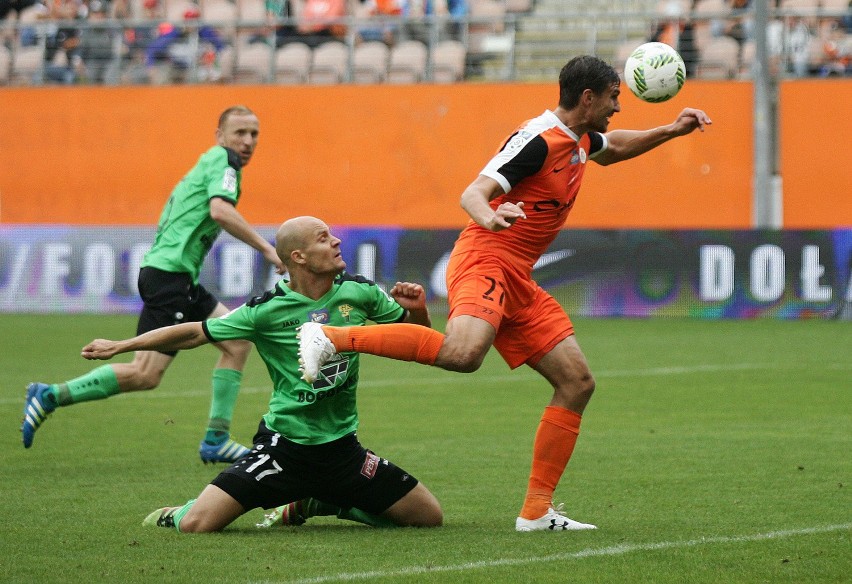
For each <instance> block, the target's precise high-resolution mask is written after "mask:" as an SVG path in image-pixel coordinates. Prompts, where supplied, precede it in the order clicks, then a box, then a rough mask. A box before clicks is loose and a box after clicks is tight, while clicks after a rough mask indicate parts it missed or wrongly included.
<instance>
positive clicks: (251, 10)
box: [237, 0, 266, 23]
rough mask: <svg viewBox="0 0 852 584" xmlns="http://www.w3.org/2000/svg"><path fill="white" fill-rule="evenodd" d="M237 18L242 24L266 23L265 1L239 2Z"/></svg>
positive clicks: (240, 0)
mask: <svg viewBox="0 0 852 584" xmlns="http://www.w3.org/2000/svg"><path fill="white" fill-rule="evenodd" d="M237 18H238V19H239V20H240V21H241V22H242V21H245V22H255V23H257V22H264V21H265V20H266V6H265V4H264V0H238V2H237Z"/></svg>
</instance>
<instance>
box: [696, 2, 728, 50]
mask: <svg viewBox="0 0 852 584" xmlns="http://www.w3.org/2000/svg"><path fill="white" fill-rule="evenodd" d="M727 12H728V5H727V3H726V2H725V0H698V1H697V2H696V3H695V7H694V8H693V10H692V14H693V16H695V17H696V18H694V19H693V23H692V38H693V41H694V43H695V48H696V49H698V50H699V51H700V50H701V49H702V48H704V46H705V45H706V44H707V43H708V42H710V40H711V39H712V38H713V21H714V20H722V19H724V15H725V14H727ZM711 16H715V17H716V18H711Z"/></svg>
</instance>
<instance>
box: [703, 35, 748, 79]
mask: <svg viewBox="0 0 852 584" xmlns="http://www.w3.org/2000/svg"><path fill="white" fill-rule="evenodd" d="M739 58H740V44H739V43H738V42H737V41H736V40H734V39H733V38H731V37H729V36H720V37H714V38H713V39H711V40H710V41H709V42H708V43H707V44H706V45H705V46H704V48H703V49H702V50H701V51H700V52H699V53H698V66H697V67H696V69H695V71H696V75H697V77H699V78H701V79H733V78H734V77H735V76H736V74H737V71H738V70H739Z"/></svg>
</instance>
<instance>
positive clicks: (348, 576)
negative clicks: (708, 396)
mask: <svg viewBox="0 0 852 584" xmlns="http://www.w3.org/2000/svg"><path fill="white" fill-rule="evenodd" d="M851 528H852V523H843V524H839V525H825V526H822V527H806V528H803V529H788V530H784V531H769V532H767V533H756V534H753V535H733V536H719V537H702V538H701V539H691V540H687V541H661V542H656V543H653V542H652V543H637V544H622V545H616V546H609V547H602V548H586V549H584V550H579V551H576V552H566V553H562V554H551V555H546V556H533V557H525V558H504V559H499V560H480V561H478V562H466V563H463V564H450V565H447V566H408V567H405V568H397V569H395V570H372V571H369V572H341V573H339V574H330V575H328V576H317V577H315V578H301V579H298V580H280V581H273V580H266V581H264V582H263V584H275V583H276V582H281V583H283V582H287V583H288V584H324V583H326V582H355V581H358V580H373V579H375V578H394V577H405V576H416V575H418V574H437V573H442V572H466V571H470V570H484V569H489V568H499V567H502V566H524V565H527V564H540V563H543V562H564V561H568V560H582V559H584V558H591V557H599V556H620V555H624V554H629V553H634V552H646V551H651V552H653V551H658V550H665V549H674V548H691V547H697V546H703V545H712V544H725V543H745V542H752V541H763V540H770V539H785V538H789V537H795V536H801V535H812V534H818V533H830V532H833V531H844V530H847V529H851ZM554 536H555V537H564V534H562V535H549V536H547V537H554ZM518 537H520V538H523V537H529V535H523V534H522V535H519V536H518ZM258 584H260V583H258Z"/></svg>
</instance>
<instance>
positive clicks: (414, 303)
mask: <svg viewBox="0 0 852 584" xmlns="http://www.w3.org/2000/svg"><path fill="white" fill-rule="evenodd" d="M389 294H390V295H391V297H392V298H393V299H394V300H396V301H397V303H399V305H400V306H402V307H403V308H404V309H406V310H420V309H423V308H425V307H426V291H425V290H424V289H423V286H421V285H420V284H412V283H411V282H397V283H396V284H394V286H393V288H391V289H390V292H389Z"/></svg>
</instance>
